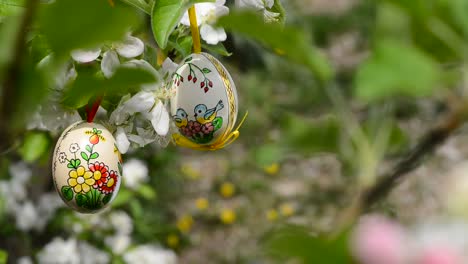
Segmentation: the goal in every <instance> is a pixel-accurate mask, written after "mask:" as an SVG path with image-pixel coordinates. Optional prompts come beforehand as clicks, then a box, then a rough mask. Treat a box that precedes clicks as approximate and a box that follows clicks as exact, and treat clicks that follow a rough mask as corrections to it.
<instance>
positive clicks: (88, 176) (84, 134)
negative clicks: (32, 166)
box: [52, 121, 122, 213]
mask: <svg viewBox="0 0 468 264" xmlns="http://www.w3.org/2000/svg"><path fill="white" fill-rule="evenodd" d="M52 176H53V179H54V184H55V188H56V189H57V192H58V193H59V194H60V197H62V199H63V201H64V202H65V203H66V204H67V205H68V206H70V207H71V208H73V209H74V210H76V211H79V212H82V213H94V212H97V211H100V210H102V209H103V208H105V207H106V206H108V205H109V204H110V202H111V201H112V200H113V199H114V198H115V197H116V195H117V193H118V191H119V187H120V183H121V182H122V160H121V156H120V152H119V150H118V149H117V146H116V144H115V139H114V137H113V136H112V134H111V133H110V132H109V130H107V129H106V128H105V127H104V126H102V125H99V124H96V123H87V122H84V121H80V122H78V123H75V124H73V125H71V126H69V127H68V128H67V129H65V131H63V133H62V135H61V136H60V137H59V139H58V141H57V145H56V146H55V150H54V157H53V160H52Z"/></svg>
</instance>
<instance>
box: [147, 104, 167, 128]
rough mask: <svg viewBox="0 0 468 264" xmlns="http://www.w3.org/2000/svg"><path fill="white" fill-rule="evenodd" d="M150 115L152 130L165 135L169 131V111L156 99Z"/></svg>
mask: <svg viewBox="0 0 468 264" xmlns="http://www.w3.org/2000/svg"><path fill="white" fill-rule="evenodd" d="M150 115H151V124H152V125H153V128H154V131H156V133H157V134H158V135H160V136H165V135H167V132H169V113H168V112H167V109H166V107H165V106H164V104H163V103H162V102H161V101H158V103H157V104H156V106H155V107H153V110H151V112H150Z"/></svg>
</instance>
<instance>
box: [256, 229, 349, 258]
mask: <svg viewBox="0 0 468 264" xmlns="http://www.w3.org/2000/svg"><path fill="white" fill-rule="evenodd" d="M265 248H266V250H267V252H268V253H269V254H271V255H273V256H275V257H279V258H284V259H299V260H302V261H303V263H354V261H353V259H352V257H351V256H350V253H349V250H348V234H347V233H344V234H342V235H340V236H339V237H338V238H337V239H335V240H330V239H327V238H325V237H319V236H312V235H310V234H309V233H308V232H307V230H305V229H304V228H300V227H286V228H283V229H281V230H279V231H276V232H275V233H273V234H272V235H271V236H270V238H269V239H267V243H266V245H265Z"/></svg>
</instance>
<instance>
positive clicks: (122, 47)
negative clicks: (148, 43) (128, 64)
mask: <svg viewBox="0 0 468 264" xmlns="http://www.w3.org/2000/svg"><path fill="white" fill-rule="evenodd" d="M144 49H145V44H144V43H143V41H141V40H140V39H139V38H135V37H132V36H128V37H127V39H125V40H124V41H123V42H121V43H119V44H117V45H116V50H117V53H119V55H120V56H122V57H125V58H135V57H137V56H140V55H141V54H142V53H143V51H144Z"/></svg>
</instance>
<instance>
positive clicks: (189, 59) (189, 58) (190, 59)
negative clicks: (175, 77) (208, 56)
mask: <svg viewBox="0 0 468 264" xmlns="http://www.w3.org/2000/svg"><path fill="white" fill-rule="evenodd" d="M192 59H193V57H188V58H187V59H185V61H184V62H189V61H192Z"/></svg>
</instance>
